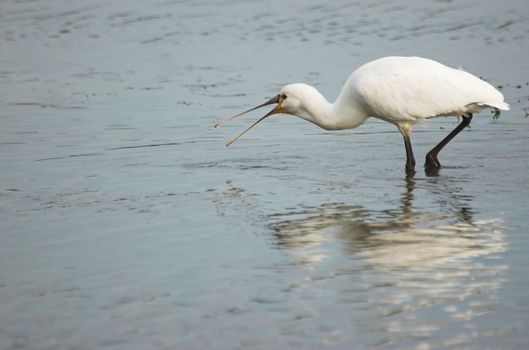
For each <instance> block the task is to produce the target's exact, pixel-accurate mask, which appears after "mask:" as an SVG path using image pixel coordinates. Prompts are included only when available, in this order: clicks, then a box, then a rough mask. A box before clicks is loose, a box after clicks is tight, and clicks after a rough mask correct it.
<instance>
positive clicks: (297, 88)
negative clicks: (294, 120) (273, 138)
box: [214, 84, 315, 147]
mask: <svg viewBox="0 0 529 350" xmlns="http://www.w3.org/2000/svg"><path fill="white" fill-rule="evenodd" d="M310 89H313V90H315V89H314V88H312V87H311V86H308V85H305V84H289V85H285V86H284V87H283V88H282V89H281V90H280V91H279V93H278V94H277V95H276V96H274V97H272V98H271V99H270V100H268V101H266V102H265V103H263V104H260V105H258V106H256V107H253V108H250V109H248V110H246V111H244V112H241V113H239V114H236V115H233V116H231V117H228V118H225V119H222V120H221V121H219V122H218V123H216V124H215V125H214V127H215V128H217V127H219V126H220V125H221V124H222V123H224V122H226V121H228V120H231V119H234V118H236V117H239V116H241V115H243V114H246V113H248V112H251V111H254V110H256V109H258V108H261V107H264V106H267V105H271V104H276V105H275V107H274V108H273V109H272V110H271V111H270V112H268V113H267V114H265V115H264V116H263V117H261V118H260V119H258V120H257V121H256V122H254V123H253V124H252V125H250V126H249V127H248V128H246V129H245V130H244V131H242V132H241V133H239V134H238V135H237V136H235V137H234V138H233V139H231V140H230V141H229V142H228V143H227V144H226V147H228V146H230V145H231V144H232V143H234V142H235V141H237V140H238V139H239V138H240V137H241V136H242V135H244V134H245V133H246V132H248V131H249V130H250V129H251V128H253V127H254V126H256V125H257V124H259V123H260V122H262V121H263V120H264V119H266V118H268V117H270V116H272V115H274V114H279V113H283V114H292V115H295V116H298V117H301V118H303V119H308V118H306V116H305V114H306V113H305V111H304V108H303V103H302V101H303V100H304V99H306V98H307V96H306V95H307V91H308V92H309V93H310V92H312V91H310Z"/></svg>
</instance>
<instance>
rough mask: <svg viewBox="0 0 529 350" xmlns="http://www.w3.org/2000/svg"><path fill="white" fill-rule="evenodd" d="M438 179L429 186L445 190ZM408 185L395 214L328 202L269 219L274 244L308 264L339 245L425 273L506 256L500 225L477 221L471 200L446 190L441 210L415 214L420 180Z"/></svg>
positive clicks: (378, 261)
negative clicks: (332, 245) (330, 244)
mask: <svg viewBox="0 0 529 350" xmlns="http://www.w3.org/2000/svg"><path fill="white" fill-rule="evenodd" d="M439 179H441V178H428V179H426V180H425V181H428V183H426V184H425V185H426V186H425V187H426V188H428V186H429V185H432V184H434V185H436V186H437V187H436V188H438V187H439V185H444V183H442V184H440V183H439V181H438V180H439ZM405 181H406V183H405V191H404V192H403V193H402V195H401V200H400V204H399V206H398V208H397V209H394V210H393V209H392V210H382V211H378V212H377V211H369V210H367V209H365V208H363V207H362V206H359V205H354V204H341V203H327V204H322V205H321V206H320V207H308V208H302V209H300V210H297V211H290V212H286V213H278V214H274V215H270V216H269V219H270V227H271V228H272V229H273V231H274V233H275V237H276V239H277V240H276V243H277V245H278V246H279V247H285V248H292V249H294V250H296V251H297V253H298V254H299V256H298V258H299V259H300V261H305V262H307V263H310V262H318V261H322V260H323V259H325V254H326V253H325V249H318V247H321V246H322V244H323V243H324V242H330V241H339V242H340V243H341V244H342V245H343V247H344V249H345V250H346V251H347V252H348V253H350V254H354V255H357V256H360V257H364V258H366V259H367V261H368V262H369V263H370V264H373V265H374V266H375V267H381V268H382V267H384V268H399V267H410V268H422V267H426V266H435V265H437V264H441V263H443V262H445V261H446V262H448V261H454V260H457V259H467V258H471V257H474V256H484V255H488V254H492V253H497V252H502V251H504V249H505V247H504V242H503V231H502V225H501V220H500V219H499V218H490V219H486V220H474V219H473V213H472V209H471V208H470V203H469V202H470V201H471V200H472V197H470V196H465V195H462V194H458V193H457V192H454V190H455V191H457V189H453V188H452V189H446V191H444V190H443V191H439V192H438V193H435V195H438V196H443V197H444V198H440V199H438V206H439V207H440V208H439V210H435V211H434V210H431V209H430V210H427V209H415V208H414V206H413V201H414V190H415V187H416V180H414V179H413V178H407V179H406V180H405ZM304 255H305V256H304Z"/></svg>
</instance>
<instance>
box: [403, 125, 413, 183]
mask: <svg viewBox="0 0 529 350" xmlns="http://www.w3.org/2000/svg"><path fill="white" fill-rule="evenodd" d="M402 135H403V136H404V147H406V174H407V175H408V176H412V175H413V174H415V157H414V156H413V149H412V148H411V140H410V136H409V135H407V134H402Z"/></svg>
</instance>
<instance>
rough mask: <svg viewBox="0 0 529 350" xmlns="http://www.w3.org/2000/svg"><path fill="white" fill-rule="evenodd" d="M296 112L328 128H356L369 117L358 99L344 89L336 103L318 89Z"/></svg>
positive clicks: (313, 91) (307, 97)
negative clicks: (331, 101)
mask: <svg viewBox="0 0 529 350" xmlns="http://www.w3.org/2000/svg"><path fill="white" fill-rule="evenodd" d="M296 114H297V115H298V116H299V117H301V118H303V119H305V120H307V121H309V122H311V123H314V124H316V125H318V126H319V127H321V128H323V129H326V130H341V129H352V128H356V127H357V126H359V125H360V124H362V123H363V122H364V121H365V120H366V119H367V117H368V115H367V113H365V111H364V110H363V109H362V108H361V106H360V105H359V103H358V102H357V101H356V99H354V98H351V97H350V96H348V95H346V94H344V92H343V91H342V93H340V95H339V96H338V98H337V99H336V101H335V102H334V103H329V102H328V101H327V100H326V99H325V97H323V96H322V95H321V94H320V93H319V92H318V91H317V90H316V89H314V90H312V92H311V94H310V96H306V98H305V99H304V103H303V105H302V108H301V109H300V110H299V111H298V113H296Z"/></svg>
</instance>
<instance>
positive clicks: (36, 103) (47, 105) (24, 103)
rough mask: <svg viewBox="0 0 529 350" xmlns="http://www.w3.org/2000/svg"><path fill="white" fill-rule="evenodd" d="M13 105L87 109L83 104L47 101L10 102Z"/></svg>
mask: <svg viewBox="0 0 529 350" xmlns="http://www.w3.org/2000/svg"><path fill="white" fill-rule="evenodd" d="M10 105H12V106H27V107H40V108H53V109H86V107H81V106H60V105H55V104H51V103H45V102H14V103H10Z"/></svg>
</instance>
